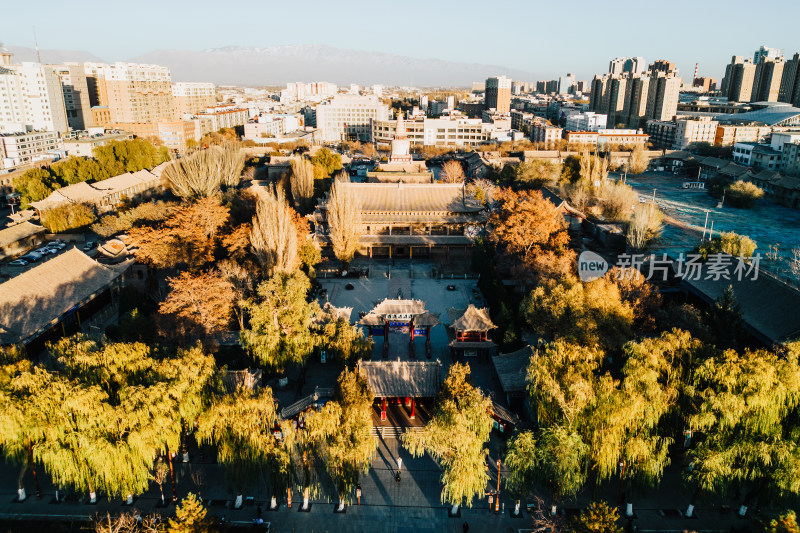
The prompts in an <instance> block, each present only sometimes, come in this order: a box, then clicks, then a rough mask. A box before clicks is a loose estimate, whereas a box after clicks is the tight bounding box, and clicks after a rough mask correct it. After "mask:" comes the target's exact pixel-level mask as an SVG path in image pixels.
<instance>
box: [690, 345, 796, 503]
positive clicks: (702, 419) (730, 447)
mask: <svg viewBox="0 0 800 533" xmlns="http://www.w3.org/2000/svg"><path fill="white" fill-rule="evenodd" d="M694 386H695V388H696V396H695V401H696V402H697V403H698V405H699V407H698V410H697V413H696V414H694V415H693V416H692V417H691V419H690V423H691V425H692V427H693V428H694V429H695V430H697V431H698V432H699V433H700V434H699V435H698V438H697V443H696V445H695V446H694V448H693V449H692V450H691V451H690V453H689V457H690V459H691V461H692V469H691V470H690V471H689V472H688V473H687V477H688V479H689V481H690V482H693V483H695V484H696V485H697V486H698V487H699V488H700V489H701V490H703V491H719V490H725V489H727V488H729V487H731V486H733V485H738V486H745V487H748V488H749V490H748V493H747V494H746V496H745V501H744V503H743V504H742V506H741V508H740V509H739V514H740V516H745V515H746V513H747V509H748V507H749V506H752V505H756V504H757V503H758V500H759V498H760V497H763V496H765V495H767V494H777V495H788V494H797V493H798V492H800V445H798V434H800V427H799V426H798V422H797V421H798V414H799V413H798V405H799V404H800V365H798V355H797V352H796V351H795V350H789V351H788V353H786V354H784V355H783V356H780V355H778V354H775V353H771V352H768V351H766V350H759V351H755V352H751V351H746V352H745V353H744V354H738V353H737V352H735V351H733V350H727V351H725V352H723V353H722V354H720V355H719V356H716V357H711V358H709V359H707V360H706V361H704V362H703V363H702V364H701V365H700V366H699V368H698V369H697V372H696V375H695V380H694Z"/></svg>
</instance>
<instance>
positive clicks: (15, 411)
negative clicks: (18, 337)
mask: <svg viewBox="0 0 800 533" xmlns="http://www.w3.org/2000/svg"><path fill="white" fill-rule="evenodd" d="M32 369H33V364H32V363H31V361H30V360H28V359H27V358H25V356H24V354H23V353H22V352H21V351H20V350H17V349H16V348H13V347H12V348H8V349H5V348H2V349H0V447H2V449H3V452H4V454H5V457H6V460H8V461H10V462H12V463H14V464H18V465H20V467H21V470H20V475H19V478H18V483H17V494H18V498H19V500H20V501H22V500H25V498H26V497H27V494H26V491H25V486H24V484H23V479H24V477H25V473H26V472H27V470H28V469H31V471H32V472H33V478H34V482H35V485H36V493H37V495H39V494H41V489H40V487H39V479H38V475H37V472H36V464H35V463H34V461H33V447H34V445H36V444H38V443H39V442H41V440H42V439H43V438H44V431H45V430H46V429H47V423H48V422H47V418H46V416H45V413H44V409H42V406H41V404H39V402H36V401H32V399H33V398H35V396H31V392H38V391H39V390H38V388H37V389H35V390H34V391H31V390H29V389H28V388H26V387H24V386H20V385H21V384H20V383H18V382H15V378H16V377H17V376H19V375H20V374H29V373H30V372H31V371H32Z"/></svg>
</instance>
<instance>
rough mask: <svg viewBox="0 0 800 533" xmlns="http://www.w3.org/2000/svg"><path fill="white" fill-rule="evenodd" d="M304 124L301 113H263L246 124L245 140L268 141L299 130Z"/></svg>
mask: <svg viewBox="0 0 800 533" xmlns="http://www.w3.org/2000/svg"><path fill="white" fill-rule="evenodd" d="M301 125H302V121H301V119H300V116H299V115H288V114H263V115H259V116H257V117H256V118H254V119H253V120H251V121H249V122H248V123H247V124H245V125H244V136H243V137H242V138H243V139H244V140H252V141H254V142H256V143H268V142H271V141H274V139H276V138H279V137H281V136H283V134H284V133H289V132H291V131H295V130H297V129H298V128H299V127H300V126H301Z"/></svg>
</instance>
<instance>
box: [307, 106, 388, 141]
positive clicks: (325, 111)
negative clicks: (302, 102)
mask: <svg viewBox="0 0 800 533" xmlns="http://www.w3.org/2000/svg"><path fill="white" fill-rule="evenodd" d="M388 119H389V106H387V105H386V104H384V103H383V102H382V101H381V100H380V98H378V97H377V96H375V95H372V94H370V95H364V96H361V95H355V94H337V95H336V96H334V97H333V99H331V100H330V101H328V102H324V103H322V104H320V105H318V106H317V108H316V123H317V129H319V131H320V137H319V138H320V140H322V141H327V142H335V141H343V140H357V141H370V140H371V139H370V138H371V127H370V121H372V120H388Z"/></svg>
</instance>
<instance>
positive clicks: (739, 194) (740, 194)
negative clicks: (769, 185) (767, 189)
mask: <svg viewBox="0 0 800 533" xmlns="http://www.w3.org/2000/svg"><path fill="white" fill-rule="evenodd" d="M763 196H764V191H762V190H761V189H759V188H758V187H757V186H756V185H754V184H752V183H750V182H747V181H742V180H738V181H736V182H734V183H733V184H732V185H731V186H730V187H728V188H727V189H726V190H725V199H726V200H728V203H729V204H730V205H732V206H733V207H743V208H749V207H753V205H754V204H755V203H756V200H758V199H760V198H762V197H763Z"/></svg>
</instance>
